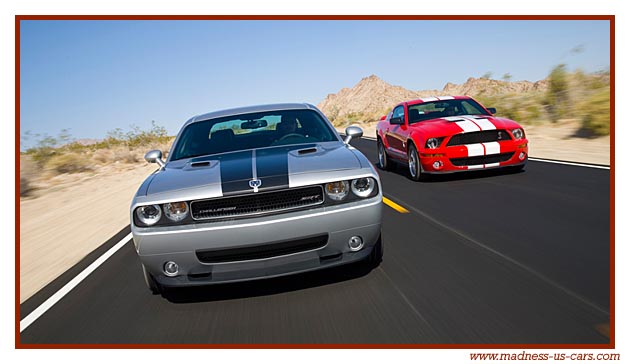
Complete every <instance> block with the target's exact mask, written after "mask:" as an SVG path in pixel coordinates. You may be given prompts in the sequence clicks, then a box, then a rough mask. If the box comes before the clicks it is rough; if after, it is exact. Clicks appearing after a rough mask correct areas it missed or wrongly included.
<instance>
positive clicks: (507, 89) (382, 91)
mask: <svg viewBox="0 0 630 364" xmlns="http://www.w3.org/2000/svg"><path fill="white" fill-rule="evenodd" d="M546 89H547V81H546V80H541V81H537V82H529V81H516V82H509V81H499V80H492V79H487V78H473V77H471V78H469V79H468V80H466V82H465V83H463V84H461V85H457V84H453V83H450V82H449V83H447V84H446V85H445V86H444V88H443V89H442V90H441V91H440V90H421V91H412V90H407V89H406V88H404V87H401V86H394V85H390V84H389V83H387V82H385V81H383V80H382V79H380V78H379V77H377V76H376V75H371V76H369V77H365V78H363V79H362V80H361V81H359V83H357V84H356V85H354V86H353V87H352V88H342V89H341V90H340V91H339V92H337V93H336V94H329V95H328V96H326V98H325V99H324V100H323V101H322V102H320V103H319V105H317V107H318V108H319V109H320V110H322V111H323V112H324V114H326V116H328V117H329V118H330V119H331V120H334V119H337V118H339V117H346V116H348V115H352V114H361V115H371V116H377V115H381V114H383V113H384V111H385V110H387V109H389V108H391V107H392V106H393V105H395V104H397V103H399V102H401V101H404V100H413V99H418V98H422V97H427V96H445V95H470V96H473V97H475V96H480V95H483V96H492V95H498V94H512V93H525V92H530V91H545V90H546Z"/></svg>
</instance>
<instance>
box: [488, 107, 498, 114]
mask: <svg viewBox="0 0 630 364" xmlns="http://www.w3.org/2000/svg"><path fill="white" fill-rule="evenodd" d="M488 111H490V113H491V114H492V115H494V114H496V113H497V109H496V108H494V107H489V108H488Z"/></svg>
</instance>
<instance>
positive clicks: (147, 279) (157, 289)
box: [142, 264, 162, 295]
mask: <svg viewBox="0 0 630 364" xmlns="http://www.w3.org/2000/svg"><path fill="white" fill-rule="evenodd" d="M142 274H143V275H144V283H146V285H147V287H148V288H149V291H151V293H152V294H154V295H157V294H160V293H162V286H161V285H160V284H159V283H158V282H156V281H155V278H153V276H152V275H151V273H149V272H147V269H146V268H145V267H144V264H142Z"/></svg>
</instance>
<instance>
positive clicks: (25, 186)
mask: <svg viewBox="0 0 630 364" xmlns="http://www.w3.org/2000/svg"><path fill="white" fill-rule="evenodd" d="M32 191H33V187H32V185H31V182H30V181H29V180H28V178H26V177H24V176H20V197H23V196H28V195H30V194H31V192H32Z"/></svg>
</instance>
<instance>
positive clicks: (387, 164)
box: [376, 139, 392, 171]
mask: <svg viewBox="0 0 630 364" xmlns="http://www.w3.org/2000/svg"><path fill="white" fill-rule="evenodd" d="M376 152H377V155H378V167H379V168H380V169H382V170H384V171H389V170H391V169H392V161H391V160H390V159H389V157H388V156H387V151H386V150H385V146H384V145H383V141H382V140H381V139H378V141H377V142H376Z"/></svg>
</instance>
